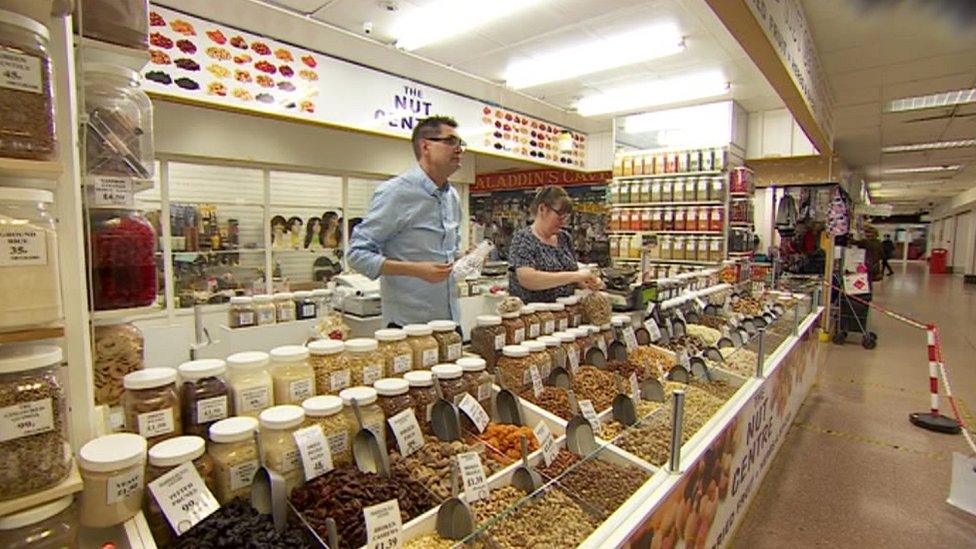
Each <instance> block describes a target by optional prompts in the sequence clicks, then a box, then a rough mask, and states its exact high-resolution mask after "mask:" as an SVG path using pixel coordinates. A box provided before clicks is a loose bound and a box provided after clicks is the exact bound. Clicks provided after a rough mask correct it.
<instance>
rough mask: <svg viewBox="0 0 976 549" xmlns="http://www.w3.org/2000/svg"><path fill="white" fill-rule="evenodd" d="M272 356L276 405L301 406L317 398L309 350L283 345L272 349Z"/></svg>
mask: <svg viewBox="0 0 976 549" xmlns="http://www.w3.org/2000/svg"><path fill="white" fill-rule="evenodd" d="M270 354H271V382H272V384H273V385H274V401H275V404H301V403H302V401H303V400H305V399H306V398H308V397H312V396H315V371H314V370H312V366H311V365H309V363H308V357H309V351H308V349H307V348H305V347H302V346H301V345H283V346H281V347H275V348H274V349H271V353H270Z"/></svg>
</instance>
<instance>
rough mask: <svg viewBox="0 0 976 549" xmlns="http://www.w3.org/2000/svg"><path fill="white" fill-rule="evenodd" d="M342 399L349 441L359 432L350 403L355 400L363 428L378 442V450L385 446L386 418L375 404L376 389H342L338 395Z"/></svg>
mask: <svg viewBox="0 0 976 549" xmlns="http://www.w3.org/2000/svg"><path fill="white" fill-rule="evenodd" d="M339 398H341V399H342V406H343V408H342V413H343V414H345V416H346V423H348V424H349V437H350V439H351V438H352V437H354V436H356V432H357V431H359V423H357V422H356V413H355V412H354V411H353V408H352V401H353V399H355V401H356V403H357V404H358V405H359V414H360V415H361V416H362V418H363V427H364V428H366V429H369V430H370V431H372V432H373V434H374V435H376V438H377V439H379V441H380V448H384V447H385V445H386V416H384V415H383V409H382V408H380V405H379V404H377V402H376V401H377V399H378V395H377V394H376V389H373V388H372V387H350V388H348V389H343V391H342V392H341V393H339Z"/></svg>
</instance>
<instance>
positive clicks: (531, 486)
mask: <svg viewBox="0 0 976 549" xmlns="http://www.w3.org/2000/svg"><path fill="white" fill-rule="evenodd" d="M519 442H520V443H521V447H522V465H519V466H518V467H517V468H516V469H515V471H514V472H513V473H512V486H514V487H516V488H518V489H519V490H521V491H523V492H525V493H526V494H531V493H533V492H535V491H536V490H538V489H539V487H540V486H542V476H540V475H539V473H538V471H536V470H535V469H534V468H532V466H531V465H529V441H528V439H526V438H525V435H522V436H520V437H519Z"/></svg>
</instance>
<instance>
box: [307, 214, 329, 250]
mask: <svg viewBox="0 0 976 549" xmlns="http://www.w3.org/2000/svg"><path fill="white" fill-rule="evenodd" d="M316 225H318V226H319V227H321V226H322V220H321V219H319V218H317V217H310V218H308V223H307V224H306V225H305V247H306V248H308V247H309V245H310V244H311V243H312V239H313V238H315V231H313V230H312V229H313V228H314V227H315V226H316ZM318 239H319V244H322V245H323V246H324V244H323V243H322V231H319V234H318Z"/></svg>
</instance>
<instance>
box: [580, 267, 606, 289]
mask: <svg viewBox="0 0 976 549" xmlns="http://www.w3.org/2000/svg"><path fill="white" fill-rule="evenodd" d="M576 284H577V285H578V286H580V287H583V288H586V289H588V290H599V289H601V288H602V287H603V281H602V280H600V277H598V276H596V275H595V274H594V273H593V271H591V270H589V269H580V270H579V271H576Z"/></svg>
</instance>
